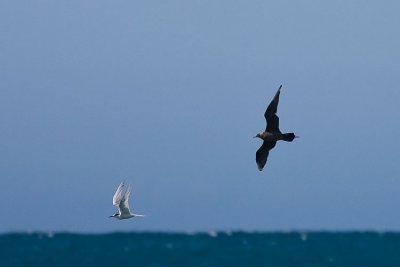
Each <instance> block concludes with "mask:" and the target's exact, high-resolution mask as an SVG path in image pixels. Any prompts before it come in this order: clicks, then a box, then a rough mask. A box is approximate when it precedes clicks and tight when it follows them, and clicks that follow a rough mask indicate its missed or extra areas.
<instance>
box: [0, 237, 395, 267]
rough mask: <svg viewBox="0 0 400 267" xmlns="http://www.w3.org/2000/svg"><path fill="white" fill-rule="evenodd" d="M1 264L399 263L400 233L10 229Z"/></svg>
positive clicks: (0, 240)
mask: <svg viewBox="0 0 400 267" xmlns="http://www.w3.org/2000/svg"><path fill="white" fill-rule="evenodd" d="M0 266H4V267H14V266H15V267H16V266H38V267H39V266H40V267H47V266H58V267H62V266H72V267H81V266H93V267H95V266H96V267H101V266H120V267H128V266H139V267H146V266H149V267H150V266H151V267H169V266H171V267H172V266H174V267H176V266H226V267H234V266H270V267H289V266H307V267H314V266H315V267H316V266H338V267H339V266H349V267H350V266H352V267H356V266H360V267H380V266H388V267H389V266H393V267H394V266H399V267H400V233H392V232H268V233H262V232H261V233H258V232H254V233H248V232H229V231H228V232H213V231H212V232H208V233H147V232H144V233H141V232H139V233H136V232H133V233H108V234H74V233H53V232H36V233H35V232H33V233H8V234H1V235H0Z"/></svg>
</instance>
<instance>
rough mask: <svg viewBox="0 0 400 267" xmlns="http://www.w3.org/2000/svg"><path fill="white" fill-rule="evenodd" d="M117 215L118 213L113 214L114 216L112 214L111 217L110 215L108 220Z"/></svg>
mask: <svg viewBox="0 0 400 267" xmlns="http://www.w3.org/2000/svg"><path fill="white" fill-rule="evenodd" d="M118 215H119V214H118V213H115V214H113V215H111V216H108V218H113V217H114V218H115V217H117V216H118Z"/></svg>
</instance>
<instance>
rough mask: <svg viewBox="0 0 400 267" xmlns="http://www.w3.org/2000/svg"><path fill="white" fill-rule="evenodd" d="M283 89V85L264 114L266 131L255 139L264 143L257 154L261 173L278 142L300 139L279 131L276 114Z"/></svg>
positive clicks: (292, 134)
mask: <svg viewBox="0 0 400 267" xmlns="http://www.w3.org/2000/svg"><path fill="white" fill-rule="evenodd" d="M281 88H282V85H281V86H279V88H278V91H277V92H276V94H275V96H274V98H273V99H272V101H271V103H270V104H269V105H268V108H267V110H266V111H265V113H264V117H265V120H266V121H267V127H266V129H265V131H264V132H260V133H258V134H257V135H256V136H254V138H256V137H258V138H261V139H262V140H263V141H264V142H263V144H262V145H261V147H260V148H259V149H258V150H257V152H256V162H257V167H258V169H259V170H260V171H262V170H263V168H264V166H265V164H266V163H267V159H268V155H269V151H270V150H271V149H273V148H274V147H275V145H276V142H277V141H279V140H283V141H287V142H292V141H293V140H294V139H295V138H296V137H298V136H296V135H295V134H294V133H282V132H281V131H280V130H279V117H278V116H277V115H276V112H277V110H278V102H279V95H280V93H281Z"/></svg>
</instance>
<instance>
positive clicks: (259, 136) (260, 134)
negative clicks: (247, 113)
mask: <svg viewBox="0 0 400 267" xmlns="http://www.w3.org/2000/svg"><path fill="white" fill-rule="evenodd" d="M257 137H258V138H261V139H262V133H258V134H256V136H253V138H257Z"/></svg>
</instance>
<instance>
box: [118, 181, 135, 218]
mask: <svg viewBox="0 0 400 267" xmlns="http://www.w3.org/2000/svg"><path fill="white" fill-rule="evenodd" d="M131 191H132V188H131V186H129V187H128V189H127V190H126V192H125V194H124V196H123V197H122V199H121V202H120V203H119V207H118V208H119V213H120V214H121V215H123V214H130V213H131V212H130V210H129V196H130V194H131Z"/></svg>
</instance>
